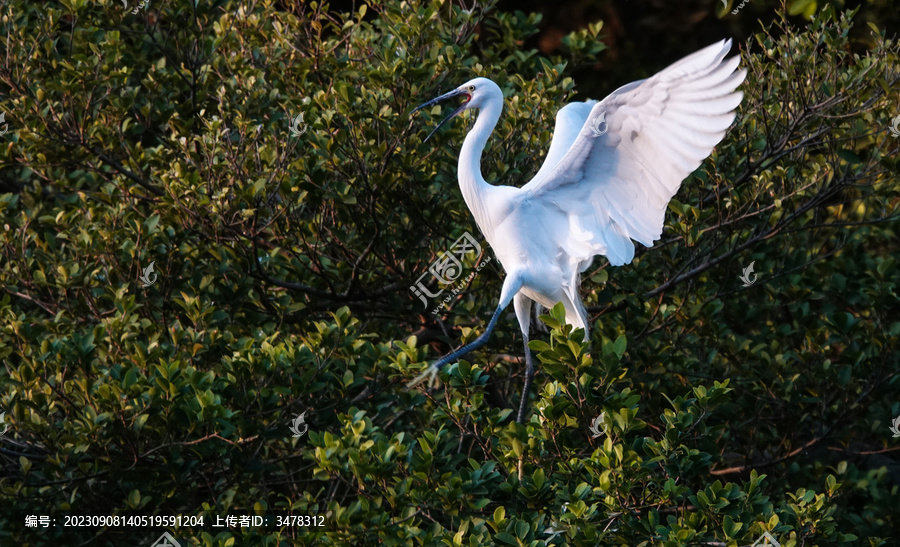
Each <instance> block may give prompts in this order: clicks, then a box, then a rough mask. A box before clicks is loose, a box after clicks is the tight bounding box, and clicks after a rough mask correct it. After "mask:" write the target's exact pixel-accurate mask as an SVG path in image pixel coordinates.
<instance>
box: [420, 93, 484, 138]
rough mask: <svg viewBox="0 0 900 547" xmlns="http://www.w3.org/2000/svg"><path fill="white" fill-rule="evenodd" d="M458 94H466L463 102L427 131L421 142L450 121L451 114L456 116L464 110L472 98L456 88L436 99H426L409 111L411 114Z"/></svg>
mask: <svg viewBox="0 0 900 547" xmlns="http://www.w3.org/2000/svg"><path fill="white" fill-rule="evenodd" d="M459 95H465V96H466V100H465V102H463V104H461V105H459V106H458V107H456V110H454V111H453V112H451V113H450V115H449V116H447V117H446V118H444V119H443V120H442V121H441V123H439V124H437V127H435V128H434V129H432V130H431V133H429V134H428V136H427V137H425V140H424V141H422V142H426V141H428V139H430V138H431V136H432V135H434V134H435V132H436V131H437V130H438V129H440V128H441V126H442V125H444V124H445V123H447V122H448V121H450V119H451V118H453V116H456V115H457V114H459V113H460V112H462V111H463V110H465V109H466V104H468V102H469V101H470V100H472V96H471V95H469V94H468V93H466V92H465V91H460V90H458V89H454V90H453V91H451V92H449V93H444V94H443V95H441V96H440V97H437V98H436V99H431V100H430V101H428V102H427V103H425V104H423V105H419V106H417V107H416V109H415V110H413V111H412V112H410V113H409V115H410V116H412V115H413V114H414V113H415V112H417V111H419V110H422V109H423V108H425V107H427V106H431V105H433V104H435V103H439V102H441V101H444V100H447V99H451V98H453V97H457V96H459Z"/></svg>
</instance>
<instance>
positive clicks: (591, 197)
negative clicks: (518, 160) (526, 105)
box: [520, 40, 746, 271]
mask: <svg viewBox="0 0 900 547" xmlns="http://www.w3.org/2000/svg"><path fill="white" fill-rule="evenodd" d="M730 49H731V40H723V41H722V42H719V43H717V44H713V45H711V46H709V47H707V48H704V49H702V50H700V51H698V52H696V53H694V54H692V55H689V56H688V57H685V58H684V59H682V60H680V61H678V62H676V63H675V64H673V65H671V66H669V67H668V68H666V69H664V70H662V71H661V72H659V73H657V74H655V75H654V76H652V77H651V78H648V79H647V80H643V81H640V82H633V83H631V84H628V85H626V86H624V87H622V88H620V89H618V90H616V91H615V92H613V93H612V94H611V95H609V96H608V97H607V98H606V99H604V100H603V101H601V102H599V103H596V104H594V105H592V108H591V111H590V115H589V116H588V118H587V120H586V122H585V123H584V124H583V126H582V127H581V129H580V131H579V132H578V135H577V137H576V138H575V139H574V140H573V141H572V142H571V146H568V150H567V151H566V152H565V155H563V156H562V158H561V159H559V160H558V161H555V158H554V162H555V164H554V165H552V166H548V164H549V163H550V162H549V159H550V157H551V154H549V153H548V161H546V162H545V164H544V167H542V168H541V171H539V172H538V175H537V176H535V178H534V179H532V180H531V181H530V182H529V183H528V184H527V185H525V186H524V187H523V188H522V190H523V192H522V193H521V194H520V196H521V199H522V200H523V202H528V204H529V205H530V206H535V205H539V206H545V207H553V208H556V209H561V210H562V211H563V212H564V214H566V215H567V216H568V231H567V233H560V234H557V237H559V244H560V247H561V248H562V249H563V250H564V251H565V252H566V254H568V256H569V259H570V260H572V261H574V262H576V263H577V264H578V270H579V271H583V270H584V269H585V268H587V267H588V266H589V265H590V262H591V260H592V259H593V257H594V256H596V255H598V254H602V255H605V256H606V257H607V258H608V259H609V261H610V264H612V265H614V266H619V265H622V264H627V263H629V262H631V260H632V259H633V258H634V244H633V243H632V242H631V240H632V239H634V240H636V241H639V242H641V243H643V244H644V245H645V246H647V247H651V246H652V245H653V242H654V241H655V240H657V239H659V236H660V234H661V233H662V228H663V221H664V214H665V210H666V206H667V205H668V203H669V200H671V199H672V196H674V195H675V192H677V191H678V188H679V186H681V181H682V180H684V179H685V177H687V176H688V175H689V174H691V173H692V172H693V171H694V170H695V169H696V168H697V167H699V166H700V164H701V163H702V162H703V160H704V159H706V157H707V156H709V154H710V153H711V152H712V149H713V147H714V146H716V145H717V144H718V143H719V141H721V140H722V137H723V136H724V135H725V130H726V129H727V128H728V126H730V125H731V122H732V121H733V120H734V109H735V107H737V105H739V104H740V102H741V99H742V97H743V94H742V93H741V92H739V91H737V92H736V91H735V89H736V88H737V86H738V85H739V84H740V83H741V82H742V81H743V80H744V77H745V75H746V71H745V70H735V69H736V68H737V66H738V63H739V62H740V57H733V58H731V59H728V60H725V55H726V54H727V53H728V51H729V50H730ZM580 104H586V103H580ZM558 125H559V124H557V126H558ZM558 129H559V127H557V130H558ZM555 140H556V138H555V137H554V141H555ZM564 140H569V139H568V138H567V139H564ZM554 144H555V142H554ZM565 144H568V143H565ZM552 148H553V146H552V145H551V151H553V150H552Z"/></svg>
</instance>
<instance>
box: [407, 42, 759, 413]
mask: <svg viewBox="0 0 900 547" xmlns="http://www.w3.org/2000/svg"><path fill="white" fill-rule="evenodd" d="M730 49H731V40H723V41H721V42H718V43H716V44H713V45H711V46H709V47H707V48H704V49H702V50H700V51H698V52H696V53H694V54H692V55H689V56H687V57H685V58H684V59H681V60H680V61H678V62H676V63H675V64H673V65H671V66H669V67H668V68H666V69H664V70H662V71H661V72H659V73H657V74H655V75H654V76H652V77H650V78H648V79H646V80H639V81H637V82H632V83H630V84H628V85H625V86H623V87H620V88H619V89H617V90H616V91H614V92H613V93H612V94H611V95H609V96H608V97H606V98H605V99H604V100H602V101H600V102H597V101H584V102H576V103H571V104H568V105H566V106H564V107H563V108H561V109H560V110H559V113H557V115H556V129H555V130H554V133H553V140H552V141H551V142H550V150H549V152H548V153H547V158H546V159H545V160H544V164H543V165H542V166H541V168H540V170H539V171H538V172H537V174H536V175H535V176H534V178H533V179H532V180H531V181H530V182H529V183H528V184H526V185H525V186H523V187H522V188H515V187H511V186H493V185H491V184H488V183H487V182H486V181H485V180H484V178H483V177H482V175H481V153H482V151H483V150H484V146H485V143H486V142H487V140H488V137H489V136H490V134H491V132H492V131H493V129H494V126H495V125H497V121H498V120H499V119H500V111H501V110H502V109H503V92H502V91H500V88H499V87H498V86H497V84H495V83H494V82H492V81H491V80H488V79H487V78H475V79H474V80H470V81H468V82H466V83H464V84H463V85H461V86H459V87H457V88H456V89H454V90H453V91H450V92H449V93H445V94H444V95H441V96H440V97H437V98H436V99H433V100H431V101H428V102H427V103H425V104H423V105H422V106H419V107H418V108H416V109H415V110H413V112H416V111H417V110H420V109H422V108H425V107H428V106H431V105H433V104H435V103H437V102H439V101H443V100H446V99H450V98H453V97H465V102H463V103H462V104H461V105H460V106H459V107H457V108H456V109H455V110H453V111H452V112H451V113H450V115H449V116H447V117H446V118H444V120H443V121H441V123H440V124H438V126H437V127H435V129H434V130H433V131H432V132H431V133H430V134H429V135H428V137H426V139H425V140H428V138H430V137H431V135H433V134H434V133H435V131H437V130H438V129H440V127H441V126H442V125H444V123H446V122H447V121H448V120H450V119H451V118H453V117H454V116H456V115H457V114H459V113H461V112H463V111H465V110H471V109H478V110H479V113H478V118H477V119H476V120H475V125H474V126H473V127H472V130H471V131H469V134H468V135H466V138H465V141H464V142H463V145H462V150H461V152H460V154H459V166H458V176H459V188H460V190H461V191H462V195H463V199H465V202H466V205H467V206H468V207H469V210H470V211H471V212H472V215H473V216H474V217H475V222H476V223H477V224H478V228H479V229H480V230H481V233H482V234H484V237H485V239H487V241H488V243H489V244H490V246H491V248H492V249H493V250H494V253H495V254H496V256H497V258H498V259H499V260H500V263H501V264H502V265H503V269H504V270H505V271H506V274H507V276H506V278H505V279H504V281H503V289H502V290H501V293H500V302H499V304H498V306H497V309H496V311H495V312H494V315H493V316H492V317H491V320H490V322H489V323H488V325H487V328H486V329H485V331H484V333H482V334H481V336H479V337H478V338H477V339H475V340H474V341H473V342H471V343H469V344H466V345H465V346H463V347H461V348H459V349H457V350H456V351H454V352H452V353H450V354H448V355H445V356H444V357H442V358H441V359H439V360H437V361H436V362H435V363H433V364H432V365H431V366H430V367H429V368H428V369H426V371H425V372H423V373H422V374H421V375H420V376H419V377H418V378H416V379H415V380H413V381H412V382H410V383H409V384H408V387H413V386H415V385H416V384H418V383H419V382H421V381H422V380H423V379H425V378H426V377H429V376H430V377H432V378H433V377H434V375H435V374H437V371H438V370H439V369H440V368H441V367H442V366H444V365H445V364H447V363H450V362H453V361H454V360H456V359H459V358H460V357H462V356H463V355H465V354H466V353H468V352H470V351H472V350H474V349H477V348H479V347H481V346H483V345H484V344H485V343H486V342H487V340H488V337H489V336H490V334H491V331H492V330H493V329H494V326H495V325H496V324H497V319H498V318H499V317H500V313H501V312H502V311H503V310H504V309H505V308H506V306H507V305H509V303H510V301H512V302H513V307H514V309H515V312H516V318H517V319H518V321H519V328H520V329H521V331H522V337H523V339H524V341H525V383H524V385H523V388H522V399H521V401H520V403H519V411H518V414H517V418H516V419H517V421H519V422H521V421H522V419H523V417H524V415H525V402H526V399H527V397H528V391H529V389H530V386H531V380H532V377H533V375H534V365H533V363H532V358H531V352H530V350H529V348H528V330H529V326H530V325H529V323H530V320H531V313H532V306H533V302H537V303H538V304H540V305H542V306H545V307H547V308H552V307H553V306H554V305H555V304H556V303H557V302H562V304H563V306H564V307H565V310H566V322H567V323H569V324H571V325H572V326H574V327H576V328H581V329H584V332H585V339H587V328H588V325H587V314H586V312H585V309H584V305H583V304H582V302H581V298H580V297H579V294H578V291H579V288H580V285H581V272H583V271H585V270H586V269H587V268H588V267H589V266H590V264H591V262H592V261H593V259H594V257H595V256H597V255H603V256H605V257H607V259H609V263H610V264H611V265H613V266H622V265H624V264H628V263H629V262H631V260H632V259H633V258H634V243H633V242H632V240H635V241H638V242H640V243H642V244H643V245H645V246H646V247H652V246H653V242H654V241H656V240H657V239H659V237H660V234H661V232H662V228H663V220H664V213H665V210H666V206H667V205H668V203H669V200H671V199H672V196H673V195H675V192H676V191H678V188H679V186H681V181H682V180H684V179H685V178H686V177H687V176H688V175H689V174H691V172H693V171H694V170H695V169H697V167H699V166H700V164H701V163H702V162H703V160H704V159H706V158H707V157H708V156H709V154H710V153H711V152H712V149H713V147H715V146H716V145H717V144H718V143H719V142H720V141H721V140H722V138H723V137H724V135H725V131H726V129H728V127H729V126H730V125H731V123H732V121H734V116H735V114H734V109H735V108H736V107H737V106H738V105H739V104H740V102H741V99H742V98H743V94H742V93H741V92H740V91H735V90H736V89H737V87H738V85H740V83H741V82H742V81H743V80H744V77H745V76H746V71H745V70H736V69H737V67H738V64H739V62H740V57H732V58H730V59H725V55H727V53H728V51H729V50H730Z"/></svg>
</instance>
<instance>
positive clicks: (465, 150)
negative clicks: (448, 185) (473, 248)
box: [457, 98, 503, 240]
mask: <svg viewBox="0 0 900 547" xmlns="http://www.w3.org/2000/svg"><path fill="white" fill-rule="evenodd" d="M501 110H503V99H502V98H501V99H500V100H493V101H488V102H487V105H486V106H484V107H483V108H481V110H480V111H479V112H478V119H476V120H475V126H474V127H472V130H471V131H469V134H468V135H466V140H465V142H463V146H462V150H461V151H460V153H459V165H458V166H457V174H458V176H459V189H460V190H461V191H462V195H463V199H464V200H465V201H466V205H467V206H468V207H469V210H470V211H472V215H473V216H474V217H475V222H477V223H478V227H479V228H480V229H481V232H482V233H483V234H484V235H485V237H487V238H488V239H489V240H490V237H491V236H490V234H489V233H488V232H487V231H485V230H490V228H491V223H490V222H489V219H488V211H487V204H486V201H487V199H488V193H489V192H490V190H491V189H493V186H491V185H490V184H488V183H487V181H485V180H484V177H483V176H481V153H482V152H483V151H484V146H485V144H486V143H487V140H488V137H490V136H491V132H492V131H493V130H494V126H496V125H497V121H498V120H500V111H501Z"/></svg>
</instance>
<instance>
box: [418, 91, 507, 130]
mask: <svg viewBox="0 0 900 547" xmlns="http://www.w3.org/2000/svg"><path fill="white" fill-rule="evenodd" d="M453 97H464V98H465V100H464V101H463V103H462V104H461V105H459V106H458V107H456V109H455V110H454V111H453V112H451V113H450V114H449V115H448V116H447V117H446V118H444V119H443V120H442V121H441V123H439V124H438V125H437V127H435V128H434V129H433V130H432V131H431V133H429V134H428V136H427V137H425V140H426V141H427V140H428V139H430V138H431V136H432V135H434V133H435V131H437V130H438V129H440V128H441V126H442V125H444V124H445V123H447V122H448V121H450V119H452V118H453V117H454V116H456V115H457V114H459V113H460V112H462V111H464V110H469V109H470V108H484V107H486V106H487V105H488V104H490V102H491V101H494V102H498V103H500V104H502V100H503V92H502V91H500V87H499V86H498V85H497V84H495V83H494V82H492V81H490V80H488V79H487V78H475V79H472V80H469V81H468V82H466V83H464V84H463V85H461V86H459V87H457V88H456V89H454V90H453V91H450V92H449V93H444V94H443V95H441V96H440V97H437V98H434V99H431V100H430V101H428V102H427V103H425V104H423V105H420V106H418V107H416V109H415V110H413V111H412V112H410V114H413V113H414V112H416V111H417V110H421V109H423V108H425V107H427V106H431V105H433V104H435V103H438V102H440V101H444V100H446V99H452V98H453Z"/></svg>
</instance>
